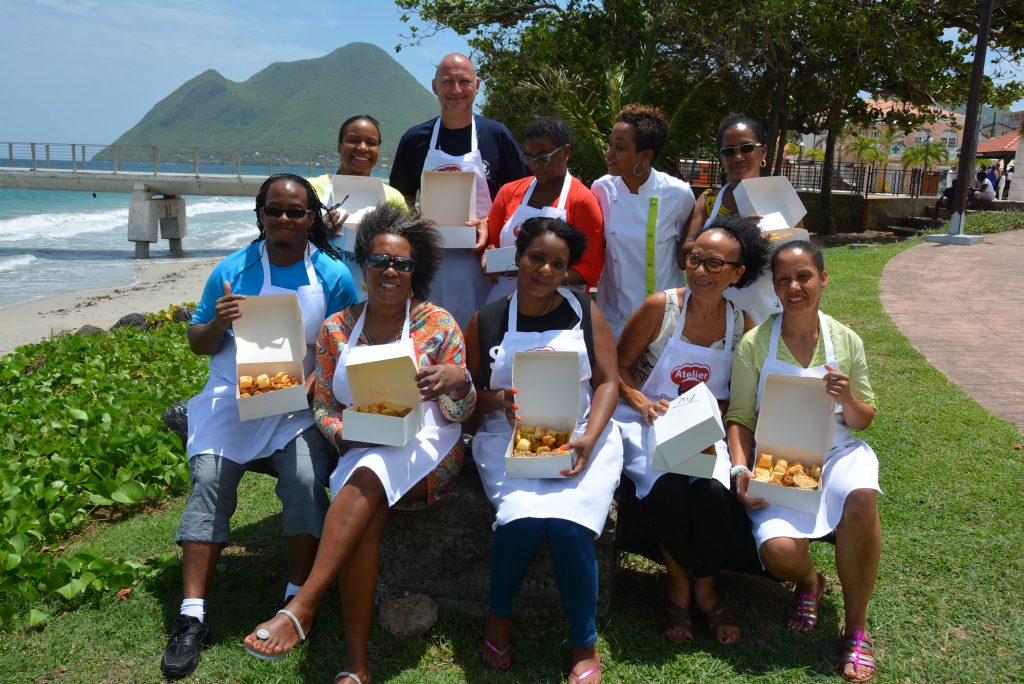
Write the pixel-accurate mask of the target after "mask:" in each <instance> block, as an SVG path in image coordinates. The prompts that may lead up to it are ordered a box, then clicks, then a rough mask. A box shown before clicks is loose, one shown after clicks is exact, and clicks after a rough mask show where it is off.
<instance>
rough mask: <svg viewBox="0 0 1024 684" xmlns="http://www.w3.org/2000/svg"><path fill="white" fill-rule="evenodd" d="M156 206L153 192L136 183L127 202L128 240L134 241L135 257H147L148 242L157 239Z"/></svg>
mask: <svg viewBox="0 0 1024 684" xmlns="http://www.w3.org/2000/svg"><path fill="white" fill-rule="evenodd" d="M157 221H158V215H157V206H156V205H155V204H154V202H153V193H151V192H149V191H148V190H146V187H145V185H143V184H142V183H136V184H135V186H134V189H133V190H132V199H131V201H130V202H129V204H128V240H129V241H130V242H134V243H135V258H136V259H148V258H149V243H151V242H156V241H157Z"/></svg>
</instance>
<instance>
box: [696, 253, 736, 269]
mask: <svg viewBox="0 0 1024 684" xmlns="http://www.w3.org/2000/svg"><path fill="white" fill-rule="evenodd" d="M685 263H686V268H688V269H690V270H692V271H696V270H697V269H698V268H700V265H701V264H704V270H705V271H707V272H708V273H719V272H721V270H722V267H723V266H725V265H726V264H731V265H733V266H740V265H741V263H740V262H739V261H726V260H725V259H719V258H718V257H699V256H697V255H696V254H694V253H693V252H690V253H689V254H687V255H686V261H685Z"/></svg>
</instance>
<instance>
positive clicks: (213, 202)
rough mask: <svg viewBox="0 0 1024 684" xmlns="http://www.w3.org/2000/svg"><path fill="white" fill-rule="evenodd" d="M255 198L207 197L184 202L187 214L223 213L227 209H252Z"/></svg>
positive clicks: (254, 204) (227, 210)
mask: <svg viewBox="0 0 1024 684" xmlns="http://www.w3.org/2000/svg"><path fill="white" fill-rule="evenodd" d="M255 206H256V200H255V199H253V198H252V197H207V198H204V199H202V200H199V201H198V202H191V203H190V202H188V201H186V202H185V213H186V214H187V215H188V216H202V215H203V214H223V213H225V212H229V211H252V210H253V208H254V207H255Z"/></svg>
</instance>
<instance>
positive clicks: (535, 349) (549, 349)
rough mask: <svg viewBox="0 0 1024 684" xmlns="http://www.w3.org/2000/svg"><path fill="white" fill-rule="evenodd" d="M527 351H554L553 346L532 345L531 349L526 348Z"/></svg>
mask: <svg viewBox="0 0 1024 684" xmlns="http://www.w3.org/2000/svg"><path fill="white" fill-rule="evenodd" d="M526 351H528V352H540V351H555V350H554V348H553V347H534V348H533V349H527V350H526Z"/></svg>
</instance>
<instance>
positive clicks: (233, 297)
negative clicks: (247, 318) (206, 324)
mask: <svg viewBox="0 0 1024 684" xmlns="http://www.w3.org/2000/svg"><path fill="white" fill-rule="evenodd" d="M243 299H245V295H240V294H231V283H229V282H228V281H226V280H225V281H224V296H223V297H220V298H218V299H217V303H216V305H215V306H214V316H213V323H214V325H216V326H217V327H218V328H220V329H221V330H227V329H228V328H230V327H231V323H232V321H237V320H238V319H239V318H241V317H242V312H241V310H240V309H239V308H238V302H240V301H241V300H243Z"/></svg>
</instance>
